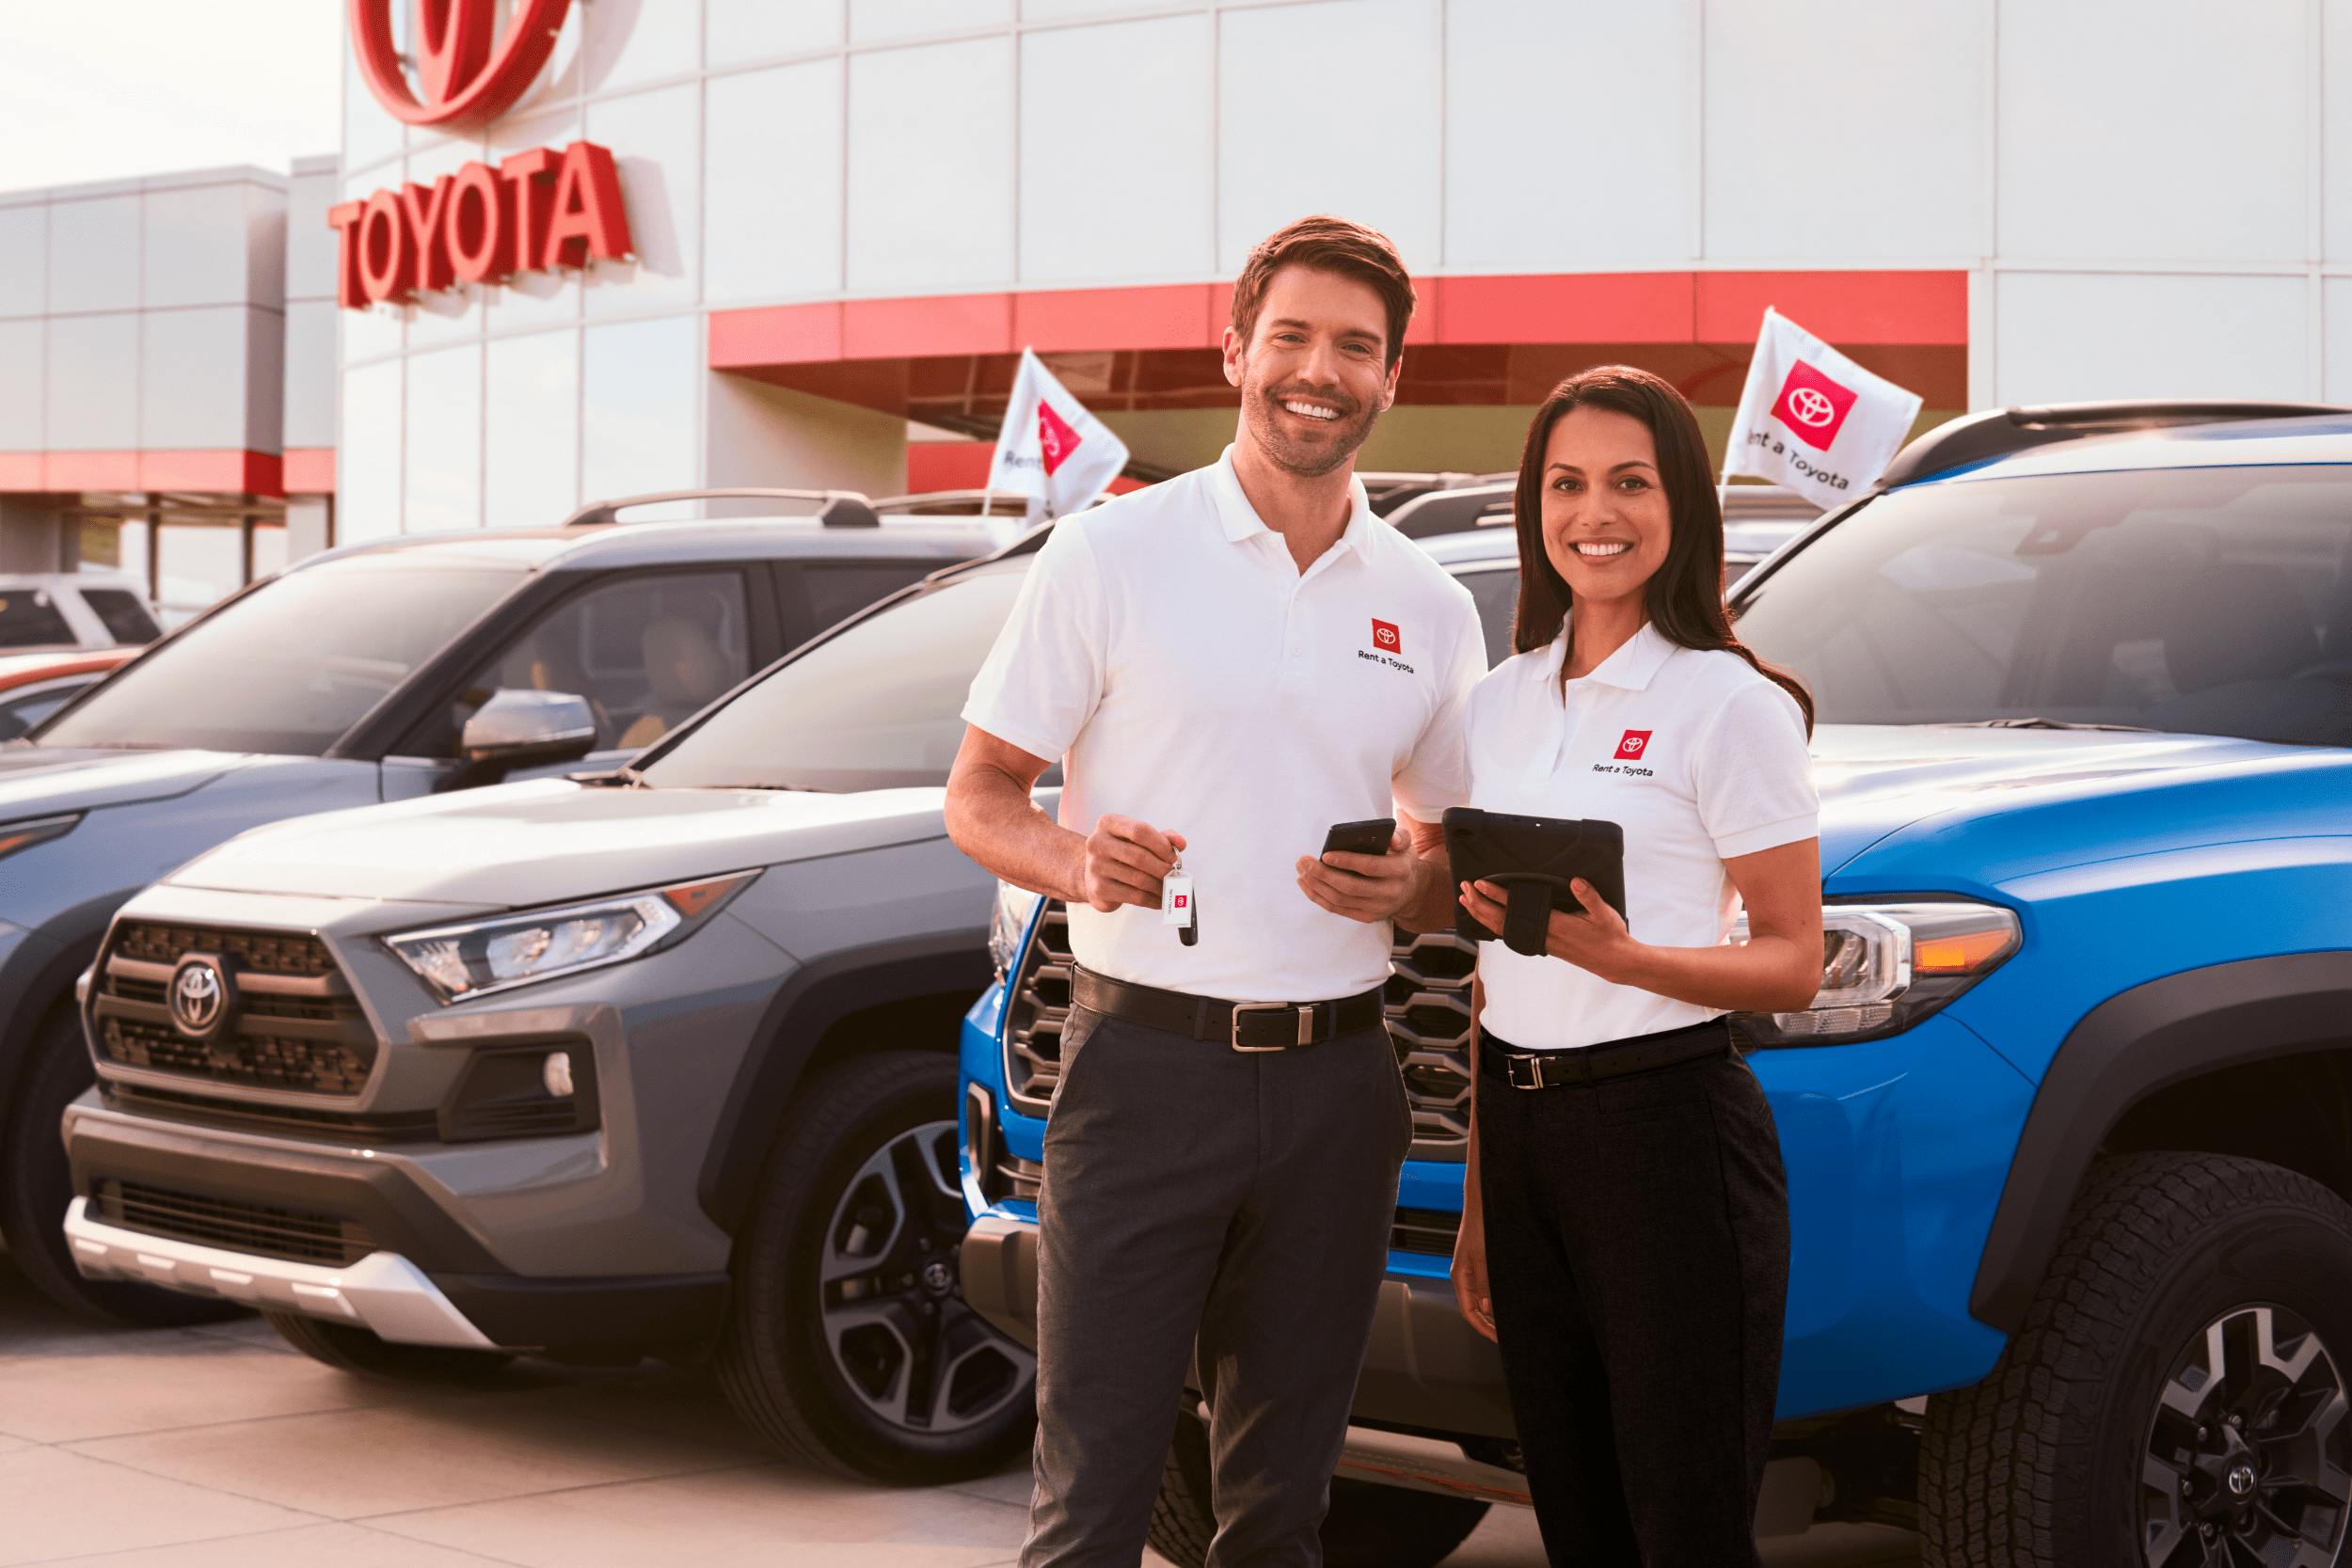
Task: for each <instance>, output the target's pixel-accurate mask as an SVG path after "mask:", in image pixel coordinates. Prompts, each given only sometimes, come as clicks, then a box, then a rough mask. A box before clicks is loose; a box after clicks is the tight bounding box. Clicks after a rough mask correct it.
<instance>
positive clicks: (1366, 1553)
mask: <svg viewBox="0 0 2352 1568" xmlns="http://www.w3.org/2000/svg"><path fill="white" fill-rule="evenodd" d="M1488 1506H1489V1505H1488V1504H1486V1503H1483V1502H1480V1501H1478V1500H1477V1499H1475V1498H1471V1497H1440V1496H1438V1494H1437V1493H1435V1492H1416V1491H1413V1490H1411V1489H1410V1488H1408V1487H1403V1486H1381V1485H1378V1484H1375V1482H1372V1481H1346V1480H1339V1479H1335V1480H1334V1481H1332V1482H1331V1508H1330V1511H1329V1512H1328V1513H1326V1514H1325V1515H1324V1516H1323V1532H1322V1534H1323V1561H1324V1568H1437V1564H1438V1563H1440V1562H1443V1561H1444V1560H1446V1559H1447V1558H1449V1557H1452V1556H1453V1555H1454V1548H1456V1547H1457V1546H1459V1545H1461V1544H1462V1543H1463V1542H1465V1541H1467V1540H1469V1539H1470V1531H1472V1530H1474V1529H1476V1528H1478V1524H1479V1521H1480V1520H1482V1519H1484V1518H1486V1510H1487V1508H1488ZM1215 1535H1216V1513H1215V1511H1214V1510H1212V1509H1211V1508H1210V1506H1209V1429H1208V1427H1207V1426H1206V1425H1204V1424H1203V1423H1202V1422H1201V1420H1200V1418H1199V1417H1197V1416H1195V1415H1193V1414H1192V1413H1191V1412H1189V1411H1186V1412H1185V1413H1184V1415H1182V1416H1179V1417H1178V1418H1176V1433H1175V1436H1174V1437H1173V1438H1172V1439H1171V1440H1170V1441H1169V1443H1168V1464H1167V1466H1166V1467H1165V1468H1164V1469H1163V1470H1162V1471H1161V1473H1160V1495H1159V1497H1157V1498H1156V1499H1155V1500H1154V1501H1153V1502H1152V1528H1151V1542H1152V1550H1153V1551H1155V1552H1157V1553H1159V1554H1160V1555H1161V1556H1162V1557H1164V1558H1166V1559H1168V1561H1170V1562H1172V1563H1174V1564H1175V1565H1176V1568H1205V1564H1206V1563H1207V1562H1208V1560H1209V1542H1210V1540H1211V1538H1212V1537H1214V1536H1215Z"/></svg>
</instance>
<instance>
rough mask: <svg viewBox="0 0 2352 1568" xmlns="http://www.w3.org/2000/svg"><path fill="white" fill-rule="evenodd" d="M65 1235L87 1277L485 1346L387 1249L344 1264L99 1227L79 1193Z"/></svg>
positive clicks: (387, 1334)
mask: <svg viewBox="0 0 2352 1568" xmlns="http://www.w3.org/2000/svg"><path fill="white" fill-rule="evenodd" d="M65 1235H66V1241H67V1242H68V1243H69V1244H71V1245H72V1249H73V1263H74V1266H75V1267H76V1268H78V1269H80V1270H81V1271H82V1272H83V1273H84V1274H86V1275H88V1276H89V1277H90V1278H92V1279H128V1280H134V1281H136V1282H137V1283H140V1284H144V1285H160V1286H163V1287H164V1288H165V1289H167V1290H172V1291H184V1292H186V1293H188V1294H190V1295H199V1296H219V1297H221V1298H223V1299H224V1300H228V1301H233V1302H236V1303H238V1304H240V1305H242V1306H246V1307H253V1308H255V1309H256V1310H259V1311H277V1312H296V1313H300V1314H301V1315H302V1316H304V1317H308V1318H325V1319H326V1320H327V1321H329V1322H332V1323H355V1324H357V1325H358V1326H359V1327H361V1328H364V1329H367V1330H369V1331H371V1332H373V1333H374V1334H375V1335H377V1336H379V1337H380V1338H385V1339H389V1340H392V1341H395V1342H396V1343H400V1344H407V1345H459V1346H464V1347H467V1348H469V1349H474V1350H488V1349H492V1348H494V1347H493V1345H492V1342H491V1340H490V1339H489V1338H487V1337H486V1336H485V1335H484V1334H483V1332H482V1330H480V1329H478V1328H476V1327H475V1326H474V1325H473V1324H472V1323H470V1322H469V1321H468V1320H467V1318H466V1315H465V1314H464V1313H462V1312H460V1311H458V1310H457V1308H456V1307H454V1306H453V1305H451V1303H450V1299H449V1297H447V1296H446V1295H443V1294H442V1293H441V1291H440V1288H439V1287H438V1286H437V1285H435V1284H434V1283H433V1280H432V1278H431V1277H430V1276H429V1275H426V1274H425V1273H424V1271H423V1270H421V1269H420V1268H418V1267H417V1266H416V1265H415V1264H414V1263H411V1262H410V1261H408V1259H405V1258H403V1257H401V1256H400V1255H399V1254H398V1253H395V1252H372V1253H370V1254H368V1255H367V1256H366V1257H365V1258H362V1259H359V1261H358V1262H357V1263H354V1264H352V1265H351V1266H350V1267H349V1268H326V1267H323V1266H321V1265H319V1264H315V1263H295V1262H290V1261H287V1260H286V1259H278V1258H260V1257H256V1256H254V1255H252V1254H250V1253H244V1252H229V1251H225V1250H223V1249H222V1248H219V1247H209V1246H202V1245H199V1244H198V1243H194V1242H187V1241H181V1240H178V1239H176V1238H173V1237H169V1236H156V1235H150V1234H148V1233H147V1232H145V1231H140V1230H125V1229H123V1228H121V1227H119V1226H112V1225H102V1224H100V1223H99V1222H98V1221H97V1220H94V1219H92V1218H91V1217H90V1214H89V1199H87V1198H86V1197H77V1198H75V1199H74V1200H73V1205H72V1208H70V1209H68V1210H67V1211H66V1216H65Z"/></svg>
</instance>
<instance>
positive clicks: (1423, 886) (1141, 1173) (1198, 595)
mask: <svg viewBox="0 0 2352 1568" xmlns="http://www.w3.org/2000/svg"><path fill="white" fill-rule="evenodd" d="M1412 309H1413V293H1412V285H1411V283H1410V281H1409V280H1408V278H1407V277H1406V272H1405V268H1404V265H1403V263H1402V262H1401V261H1399V260H1398V258H1397V256H1396V253H1395V250H1394V249H1393V248H1392V247H1391V245H1390V244H1389V242H1388V241H1387V240H1386V239H1385V238H1384V237H1383V236H1381V235H1379V234H1377V233H1375V232H1373V231H1372V230H1367V229H1363V228H1361V227H1359V226H1358V225H1355V224H1351V223H1346V222H1343V221H1342V220H1340V219H1337V218H1328V217H1318V218H1308V219H1304V220H1302V221H1300V222H1299V223H1296V224H1294V225H1292V226H1291V227H1290V228H1288V229H1285V230H1282V231H1281V232H1279V233H1277V234H1275V235H1273V236H1271V237H1270V238H1268V239H1266V240H1265V241H1264V242H1263V243H1262V244H1261V245H1259V246H1258V247H1257V249H1256V250H1255V251H1253V252H1252V253H1251V255H1250V258H1249V261H1248V265H1247V266H1245V267H1244V269H1243V271H1242V275H1241V277H1240V278H1239V280H1238V281H1237V282H1236V283H1235V285H1234V290H1233V306H1232V325H1231V326H1229V327H1228V329H1227V330H1226V333H1225V374H1226V379H1227V380H1228V381H1230V382H1231V383H1232V384H1233V385H1234V386H1235V387H1237V388H1240V390H1241V418H1240V421H1239V428H1238V429H1237V431H1236V433H1235V435H1234V438H1233V444H1232V446H1231V447H1229V448H1227V449H1226V451H1225V454H1224V456H1223V457H1221V458H1220V459H1219V460H1218V461H1217V462H1216V463H1215V464H1213V465H1211V466H1210V467H1206V468H1200V469H1196V470H1195V471H1193V472H1191V473H1187V474H1184V475H1182V476H1180V477H1178V478H1176V479H1172V480H1168V481H1167V482H1166V483H1161V484H1157V485H1154V486H1152V488H1150V489H1147V490H1143V491H1139V492H1136V494H1134V495H1130V496H1126V497H1123V498H1121V499H1118V500H1114V501H1111V502H1109V503H1108V504H1106V505H1104V506H1103V507H1100V508H1098V509H1096V510H1094V511H1091V512H1088V513H1084V514H1081V515H1078V516H1076V517H1073V518H1072V519H1070V520H1068V521H1066V522H1063V523H1061V524H1059V525H1057V527H1056V529H1055V531H1054V532H1053V534H1052V535H1051V536H1050V537H1049V538H1048V540H1047V542H1046V545H1045V546H1044V548H1043V549H1042V550H1041V552H1040V553H1039V555H1038V559H1037V561H1036V563H1035V564H1034V565H1033V566H1032V567H1031V568H1030V570H1029V575H1028V578H1027V580H1026V582H1025V583H1024V585H1023V587H1022V592H1021V597H1020V600H1019V602H1018V603H1017V604H1016V605H1015V607H1014V609H1013V612H1012V617H1011V619H1010V621H1009V623H1008V624H1007V626H1006V627H1005V631H1004V634H1003V636H1002V637H1001V638H1000V639H999V640H998V641H997V643H996V647H995V649H994V651H993V653H992V654H991V655H990V656H989V659H988V662H987V664H986V665H985V666H983V668H982V669H981V671H980V673H979V676H978V678H977V679H976V680H975V681H974V682H973V686H972V696H971V701H970V703H969V705H967V706H966V707H965V709H964V718H965V720H966V721H967V722H968V723H969V725H970V728H969V730H968V731H967V732H966V734H965V736H964V743H963V748H962V752H961V754H960V755H959V756H958V758H957V759H956V766H955V770H954V773H953V776H952V777H951V778H950V780H949V782H948V786H947V788H948V793H947V825H948V830H949V832H951V833H953V835H954V837H955V840H956V843H957V844H958V845H959V846H961V847H962V848H963V850H964V852H965V853H967V854H969V855H971V856H972V857H973V858H974V859H975V860H977V861H978V862H979V863H981V864H983V865H985V866H987V867H988V868H989V869H990V870H992V871H993V872H995V873H996V874H997V875H998V876H1000V877H1003V878H1005V879H1008V880H1009V881H1012V882H1015V883H1017V884H1019V885H1021V886H1023V887H1026V888H1031V889H1034V890H1036V891H1038V892H1041V893H1044V894H1047V895H1052V896H1054V897H1057V898H1061V899H1063V900H1065V901H1066V902H1067V903H1068V904H1069V907H1070V939H1071V945H1072V947H1073V951H1074V952H1075V953H1076V956H1077V959H1078V966H1079V973H1078V974H1077V976H1076V978H1075V980H1074V983H1073V993H1074V1000H1075V1002H1076V1004H1077V1005H1076V1006H1074V1007H1073V1011H1072V1013H1071V1017H1070V1022H1069V1024H1068V1026H1067V1028H1066V1029H1065V1031H1064V1033H1063V1036H1062V1046H1061V1078H1060V1081H1059V1083H1058V1085H1057V1087H1056V1089H1055V1094H1054V1104H1053V1110H1052V1113H1051V1116H1050V1118H1049V1120H1048V1123H1047V1130H1046V1134H1045V1177H1044V1185H1043V1189H1042V1192H1041V1196H1040V1199H1039V1217H1040V1222H1041V1230H1040V1238H1039V1259H1038V1334H1039V1345H1038V1382H1037V1390H1038V1421H1039V1426H1038V1441H1037V1453H1036V1482H1037V1484H1036V1491H1035V1494H1034V1497H1033V1500H1032V1503H1031V1510H1030V1528H1029V1539H1028V1542H1027V1544H1025V1546H1024V1547H1023V1550H1022V1557H1021V1561H1022V1564H1023V1568H1048V1565H1051V1568H1079V1565H1084V1568H1096V1565H1105V1568H1106V1565H1111V1564H1117V1565H1120V1568H1132V1564H1134V1563H1135V1562H1136V1559H1137V1557H1138V1555H1139V1554H1140V1551H1141V1548H1142V1544H1143V1541H1144V1536H1145V1531H1146V1527H1147V1525H1148V1522H1149V1518H1150V1514H1151V1509H1152V1497H1153V1495H1154V1493H1155V1492H1156V1490H1157V1486H1158V1482H1159V1477H1160V1469H1161V1465H1162V1461H1163V1459H1164V1457H1165V1455H1166V1451H1167V1448H1168V1438H1169V1434H1170V1430H1171V1427H1172V1424H1173V1421H1174V1419H1175V1418H1176V1415H1177V1412H1178V1410H1179V1403H1180V1400H1181V1398H1182V1396H1183V1391H1184V1376H1185V1370H1186V1366H1187V1363H1188V1362H1190V1361H1192V1360H1193V1358H1194V1354H1195V1350H1196V1338H1197V1349H1198V1362H1197V1365H1198V1368H1199V1371H1200V1379H1201V1382H1202V1386H1203V1393H1204V1394H1205V1395H1206V1397H1207V1400H1208V1403H1209V1408H1210V1433H1209V1443H1210V1455H1211V1467H1212V1476H1213V1494H1214V1498H1215V1503H1216V1515H1217V1533H1216V1540H1215V1541H1214V1543H1213V1544H1212V1545H1211V1547H1210V1561H1211V1563H1212V1564H1214V1565H1215V1568H1243V1565H1248V1568H1271V1565H1274V1564H1281V1565H1284V1568H1289V1565H1294V1564H1296V1565H1306V1568H1312V1565H1313V1564H1316V1563H1318V1562H1319V1561H1320V1560H1321V1547H1320V1544H1319V1541H1318V1538H1317V1533H1316V1532H1317V1529H1318V1528H1319V1526H1320V1525H1321V1522H1322V1518H1323V1513H1324V1511H1325V1508H1326V1505H1327V1497H1328V1486H1329V1481H1330V1478H1331V1473H1332V1470H1333V1468H1334V1467H1335V1466H1336V1465H1337V1464H1338V1462H1339V1456H1340V1449H1341V1445H1342V1442H1343V1437H1344V1435H1345V1432H1346V1425H1347V1408H1348V1402H1349V1400H1350V1397H1351V1396H1352V1395H1353V1393H1354V1390H1355V1385H1356V1377H1357V1374H1358V1371H1359V1370H1360V1367H1361V1364H1362V1360H1363V1354H1364V1349H1365V1345H1366V1343H1367V1341H1368V1340H1369V1338H1370V1336H1371V1330H1372V1313H1373V1306H1374V1302H1375V1298H1376V1296H1377V1293H1378V1290H1379V1283H1380V1276H1381V1272H1382V1268H1383V1265H1384V1263H1385V1260H1386V1255H1387V1246H1388V1236H1389V1228H1390V1225H1391V1218H1392V1214H1393V1211H1394V1206H1395V1201H1396V1182H1397V1171H1398V1167H1399V1165H1400V1164H1401V1163H1402V1162H1403V1160H1404V1157H1405V1153H1406V1148H1407V1147H1408V1146H1409V1144H1410V1142H1411V1136H1412V1117H1411V1112H1410V1108H1409V1105H1408V1102H1407V1101H1406V1094H1405V1089H1404V1085H1403V1083H1402V1081H1401V1080H1400V1078H1399V1076H1398V1070H1397V1063H1396V1057H1395V1054H1394V1052H1393V1050H1392V1048H1391V1045H1390V1042H1389V1037H1388V1034H1387V1030H1386V1027H1385V1025H1384V1023H1383V1021H1382V1010H1381V987H1382V985H1383V983H1384V982H1385V981H1386V979H1387V977H1388V970H1389V961H1388V956H1389V945H1390V937H1389V927H1390V922H1391V919H1401V920H1404V921H1406V922H1407V923H1408V924H1413V925H1416V926H1422V927H1427V926H1435V925H1439V924H1443V923H1444V922H1445V921H1446V920H1448V919H1449V918H1450V917H1451V916H1450V911H1451V910H1452V895H1451V893H1450V891H1449V888H1450V884H1449V883H1448V880H1447V878H1446V875H1445V869H1444V866H1443V863H1442V859H1441V855H1442V850H1441V849H1440V847H1439V838H1438V829H1437V826H1436V823H1437V818H1438V816H1439V814H1440V813H1442V812H1443V811H1444V809H1445V808H1446V807H1447V806H1450V805H1454V804H1456V803H1458V802H1459V801H1460V800H1462V799H1463V796H1464V791H1465V786H1466V779H1465V773H1464V765H1463V742H1462V734H1461V730H1462V713H1463V708H1464V705H1465V703H1466V702H1467V700H1468V696H1469V692H1470V688H1471V687H1472V686H1473V685H1474V684H1475V683H1476V681H1477V680H1478V678H1479V677H1480V676H1481V675H1483V674H1484V673H1486V656H1485V648H1484V642H1483V640H1482V638H1481V637H1480V634H1479V628H1478V619H1477V612H1476V610H1475V609H1474V608H1473V606H1472V604H1471V601H1470V594H1469V593H1468V592H1467V591H1466V590H1465V589H1463V588H1462V587H1461V585H1459V584H1458V583H1456V582H1454V580H1453V579H1452V578H1450V577H1448V576H1447V575H1446V573H1444V572H1443V571H1442V570H1440V569H1439V568H1438V565H1437V564H1436V563H1435V562H1432V561H1431V560H1430V559H1429V557H1428V556H1427V555H1425V554H1424V553H1422V550H1421V549H1420V548H1419V547H1418V546H1414V545H1413V544H1411V543H1410V542H1409V541H1407V540H1406V539H1405V538H1404V537H1403V536H1402V535H1400V534H1398V533H1397V532H1396V531H1393V530H1392V529H1391V528H1389V527H1388V525H1387V524H1385V523H1383V522H1381V521H1380V520H1379V519H1378V518H1377V517H1375V516H1374V515H1373V513H1372V509H1371V507H1370V505H1369V504H1368V503H1367V501H1366V500H1365V498H1364V490H1363V486H1362V485H1361V484H1359V483H1357V482H1356V480H1355V477H1354V464H1355V454H1356V451H1357V449H1358V448H1359V447H1360V446H1361V445H1362V444H1363V441H1364V437H1365V436H1367V435H1369V434H1370V432H1371V429H1372V425H1373V421H1374V420H1375V419H1377V418H1378V417H1379V415H1380V414H1381V413H1382V412H1383V411H1384V410H1385V409H1387V408H1388V406H1389V405H1390V404H1391V402H1393V401H1394V399H1395V395H1396V378H1397V371H1398V367H1399V365H1400V363H1401V355H1402V350H1403V344H1404V338H1405V328H1406V323H1407V322H1408V321H1409V320H1410V319H1411V315H1412ZM1056 759H1060V760H1062V761H1063V763H1064V765H1065V770H1064V771H1065V781H1066V782H1065V785H1064V788H1063V791H1062V796H1061V808H1060V819H1059V821H1058V822H1057V821H1055V820H1054V819H1053V818H1050V817H1048V816H1046V815H1045V814H1044V813H1042V812H1041V811H1039V810H1038V809H1037V807H1036V805H1035V804H1034V803H1033V801H1032V800H1031V798H1030V790H1031V788H1032V786H1033V785H1034V784H1036V782H1037V779H1038V777H1039V775H1040V774H1041V773H1042V772H1043V771H1044V770H1045V769H1046V768H1048V767H1050V766H1051V765H1052V763H1053V762H1054V761H1055V760H1056ZM1400 811H1401V813H1402V815H1403V816H1406V818H1407V819H1408V821H1409V822H1410V825H1411V831H1410V832H1409V834H1407V833H1405V832H1400V833H1398V834H1397V835H1396V836H1395V837H1394V838H1393V839H1392V840H1391V844H1390V847H1389V852H1388V853H1386V854H1380V855H1371V854H1344V853H1333V854H1330V855H1327V856H1326V855H1323V854H1322V853H1321V850H1322V848H1323V846H1324V842H1325V835H1326V834H1327V832H1328V830H1329V829H1330V828H1331V827H1332V826H1334V825H1335V824H1338V823H1342V822H1351V821H1362V820H1365V819H1369V818H1375V817H1383V816H1391V815H1397V814H1399V813H1400ZM1180 900H1181V902H1182V908H1181V910H1180V909H1178V908H1176V906H1177V905H1178V903H1179V901H1180ZM1164 906H1166V907H1164ZM1187 936H1189V938H1190V940H1189V941H1188V940H1186V939H1187Z"/></svg>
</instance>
